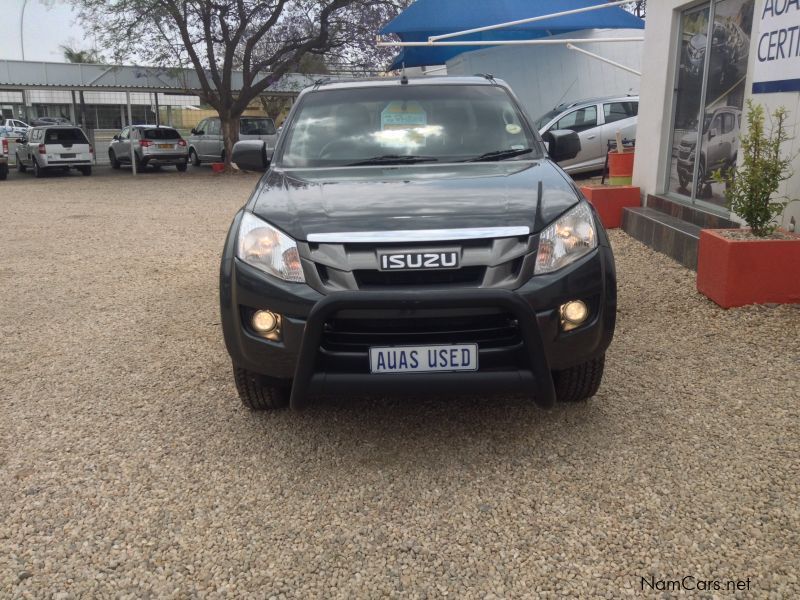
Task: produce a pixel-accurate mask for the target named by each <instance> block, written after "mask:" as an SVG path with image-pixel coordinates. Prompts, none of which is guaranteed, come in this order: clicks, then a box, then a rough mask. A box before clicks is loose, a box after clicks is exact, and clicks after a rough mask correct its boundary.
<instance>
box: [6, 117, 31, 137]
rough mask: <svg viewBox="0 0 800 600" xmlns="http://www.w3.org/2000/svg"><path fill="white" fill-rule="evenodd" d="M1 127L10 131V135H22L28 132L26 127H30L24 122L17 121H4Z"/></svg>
mask: <svg viewBox="0 0 800 600" xmlns="http://www.w3.org/2000/svg"><path fill="white" fill-rule="evenodd" d="M2 127H5V128H6V129H9V130H11V132H12V133H19V134H24V133H25V132H26V131H28V127H30V125H28V124H27V123H25V122H24V121H20V120H19V119H6V120H5V121H3V125H2Z"/></svg>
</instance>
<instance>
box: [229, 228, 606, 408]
mask: <svg viewBox="0 0 800 600" xmlns="http://www.w3.org/2000/svg"><path fill="white" fill-rule="evenodd" d="M236 228H237V227H236V226H234V229H236ZM599 231H600V242H601V244H600V245H599V246H598V248H597V249H595V250H594V251H592V252H591V253H590V254H588V255H587V256H585V257H583V258H582V259H580V260H578V261H577V262H575V263H573V264H572V265H569V266H568V267H565V268H564V269H561V270H559V271H557V272H555V273H550V274H547V275H539V276H536V277H533V278H531V279H530V280H529V281H527V282H526V283H525V284H524V285H522V286H521V287H519V288H517V289H516V290H513V291H510V290H501V289H484V288H461V287H450V288H447V289H442V288H438V289H433V288H432V289H414V290H392V291H356V292H352V291H347V292H336V293H331V294H329V295H322V294H320V293H319V292H317V291H315V290H314V289H312V288H311V287H309V286H307V285H305V284H297V283H288V282H284V281H280V280H278V279H275V278H272V277H269V276H267V275H265V274H263V273H261V272H260V271H258V270H256V269H254V268H252V267H250V266H249V265H247V264H245V263H243V262H241V261H239V260H238V259H235V258H232V256H233V252H232V240H230V239H229V243H228V246H227V247H226V251H225V254H224V257H223V261H222V265H221V274H220V304H221V312H222V326H223V332H224V336H225V343H226V346H227V349H228V352H229V354H230V356H231V359H232V361H233V363H234V364H236V365H237V366H240V367H242V368H245V369H248V370H250V371H253V372H255V373H258V374H261V375H262V376H263V377H264V378H265V379H266V380H273V381H274V380H278V381H280V380H283V381H287V380H294V381H293V386H292V395H291V406H292V407H293V408H302V407H303V406H305V405H306V403H307V398H308V397H309V396H312V395H314V394H317V393H321V392H326V393H334V394H339V393H346V392H351V391H353V390H358V391H359V392H363V393H410V392H413V391H423V392H425V393H436V392H455V391H466V392H469V393H497V392H521V393H526V394H529V395H532V396H533V398H534V401H535V402H536V403H537V404H538V405H540V406H542V407H550V406H552V404H553V402H554V401H555V394H554V390H553V380H552V374H551V373H552V371H553V370H562V369H566V368H569V367H571V366H575V365H578V364H581V363H584V362H586V361H589V360H591V359H593V358H595V357H597V356H599V355H601V354H603V353H604V352H605V351H606V349H607V348H608V346H609V344H610V343H611V339H612V337H613V334H614V327H615V320H616V302H617V300H616V274H615V271H614V259H613V255H612V252H611V248H610V247H609V245H608V240H607V238H606V236H605V232H604V231H603V230H602V229H601V228H600V229H599ZM574 299H581V300H584V301H585V302H586V303H587V304H588V306H589V309H590V317H589V319H587V321H586V322H585V323H584V324H583V325H581V326H580V327H578V328H577V329H574V330H572V331H569V332H564V331H562V328H561V324H560V313H559V307H560V306H561V304H563V303H564V302H567V301H569V300H574ZM257 309H269V310H272V311H274V312H276V313H279V314H281V315H282V319H283V322H282V340H281V341H280V342H273V341H269V340H266V339H264V338H262V337H260V336H258V335H257V334H256V333H255V332H253V331H252V330H251V329H250V328H249V316H250V315H251V314H252V311H253V310H257ZM476 312H477V313H481V314H478V315H477V316H475V317H473V318H474V319H475V320H476V322H478V323H480V322H483V321H482V320H483V319H487V318H491V319H495V318H498V317H497V315H498V314H503V315H506V316H507V317H508V318H509V319H510V322H512V323H513V324H514V326H515V327H516V328H518V337H517V338H514V339H511V340H510V341H509V342H508V345H506V346H503V347H497V344H494V345H491V344H490V345H487V347H484V346H483V345H482V344H481V343H480V342H479V344H478V345H479V361H478V362H479V370H478V371H475V372H451V373H402V374H381V375H374V374H371V373H370V372H369V358H368V350H367V349H366V347H361V348H357V349H356V350H355V351H340V349H337V348H333V349H331V348H330V347H328V346H326V343H325V340H326V339H327V336H329V335H330V328H331V324H330V323H331V321H332V320H335V319H336V318H337V316H338V315H344V314H346V316H347V319H348V320H349V321H350V322H351V323H352V322H358V321H359V319H363V320H364V322H368V323H370V324H372V323H375V322H381V319H385V320H386V322H396V321H397V320H402V319H407V321H406V322H407V323H409V324H411V323H414V322H415V320H416V321H419V320H427V321H429V322H437V319H447V318H448V317H449V316H450V315H453V314H470V313H472V314H475V313H476ZM483 313H486V314H483ZM488 313H491V314H488ZM357 333H358V334H359V335H361V334H362V332H357ZM393 335H395V336H396V337H397V339H400V338H402V335H403V332H399V333H398V332H395V334H393ZM464 335H467V333H466V332H464V331H452V332H447V333H445V334H442V337H441V338H440V339H438V338H437V339H436V340H435V341H433V340H431V339H430V338H428V339H427V340H426V342H425V343H438V344H448V343H456V342H461V341H463V342H468V341H470V339H469V338H464V337H463V336H464ZM365 339H367V338H365ZM378 339H380V338H378ZM394 339H395V338H392V339H389V340H381V341H380V342H377V343H374V344H373V345H384V346H386V345H404V344H407V343H408V342H397V343H393V341H394ZM402 339H405V338H402Z"/></svg>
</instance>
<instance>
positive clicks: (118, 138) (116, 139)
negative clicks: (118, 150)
mask: <svg viewBox="0 0 800 600" xmlns="http://www.w3.org/2000/svg"><path fill="white" fill-rule="evenodd" d="M111 139H112V140H114V141H115V142H118V141H119V140H120V137H119V134H116V135H115V136H114V137H112V138H111Z"/></svg>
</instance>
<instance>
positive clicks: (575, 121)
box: [536, 96, 639, 173]
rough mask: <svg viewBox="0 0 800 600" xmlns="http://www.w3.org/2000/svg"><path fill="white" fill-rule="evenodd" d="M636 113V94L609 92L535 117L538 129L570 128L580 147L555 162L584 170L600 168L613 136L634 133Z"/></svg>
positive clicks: (572, 169) (632, 135)
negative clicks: (577, 150) (623, 94)
mask: <svg viewBox="0 0 800 600" xmlns="http://www.w3.org/2000/svg"><path fill="white" fill-rule="evenodd" d="M638 114H639V96H613V97H608V98H591V99H588V100H581V101H580V102H569V103H565V104H560V105H558V106H557V107H555V108H554V109H553V110H551V111H550V112H548V113H547V114H545V115H542V116H541V117H539V119H538V120H537V121H536V127H537V128H538V129H539V133H540V134H542V135H544V134H545V133H546V132H548V131H550V130H556V129H570V130H572V131H575V132H577V134H578V137H579V138H580V140H581V151H580V152H579V153H578V155H577V156H576V157H575V158H572V159H570V160H565V161H562V162H560V163H558V165H559V166H560V167H561V168H562V169H564V170H565V171H566V172H567V173H585V172H587V171H597V170H600V169H602V168H603V165H604V164H605V160H606V154H607V152H608V141H609V140H614V139H615V138H616V134H617V131H619V132H621V133H622V137H623V138H628V139H633V138H635V137H636V120H637V115H638Z"/></svg>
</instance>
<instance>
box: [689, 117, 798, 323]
mask: <svg viewBox="0 0 800 600" xmlns="http://www.w3.org/2000/svg"><path fill="white" fill-rule="evenodd" d="M787 116H788V113H787V112H786V110H785V109H784V108H782V107H781V108H778V109H776V110H775V112H774V113H773V115H772V117H773V119H772V123H771V127H770V130H769V131H767V130H766V127H765V115H764V108H763V107H762V106H760V105H754V104H753V103H752V102H751V101H748V103H747V134H746V135H745V136H743V137H742V138H741V140H740V152H741V156H742V161H741V164H740V165H739V166H738V167H736V168H734V169H729V170H728V171H727V172H725V173H723V172H721V171H717V172H716V173H714V178H715V180H716V181H718V182H721V183H724V184H725V186H726V190H725V199H726V201H727V205H728V207H729V208H730V209H731V210H732V211H733V212H734V213H735V214H736V215H738V216H739V217H741V218H742V219H743V220H744V221H745V223H746V224H747V225H748V227H747V228H742V229H703V230H702V231H701V232H700V245H699V247H698V254H697V289H698V290H699V291H700V292H701V293H703V294H705V295H706V296H708V297H709V298H711V299H712V300H713V301H714V302H716V303H717V304H719V305H720V306H722V307H724V308H730V307H733V306H743V305H745V304H764V303H794V302H798V303H800V236H798V235H796V234H793V233H789V232H786V231H783V230H780V229H778V228H777V226H776V218H777V217H778V216H779V215H780V214H781V213H783V211H784V210H785V209H786V206H787V205H788V204H789V203H790V202H792V200H790V199H789V198H788V197H786V196H778V195H777V194H778V189H779V187H780V185H781V183H782V182H784V181H786V180H787V179H789V178H790V177H791V176H792V170H791V160H792V159H791V158H787V157H785V156H784V155H783V154H782V153H781V145H782V144H783V143H784V142H786V141H788V140H789V134H788V132H787V126H786V120H787Z"/></svg>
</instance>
